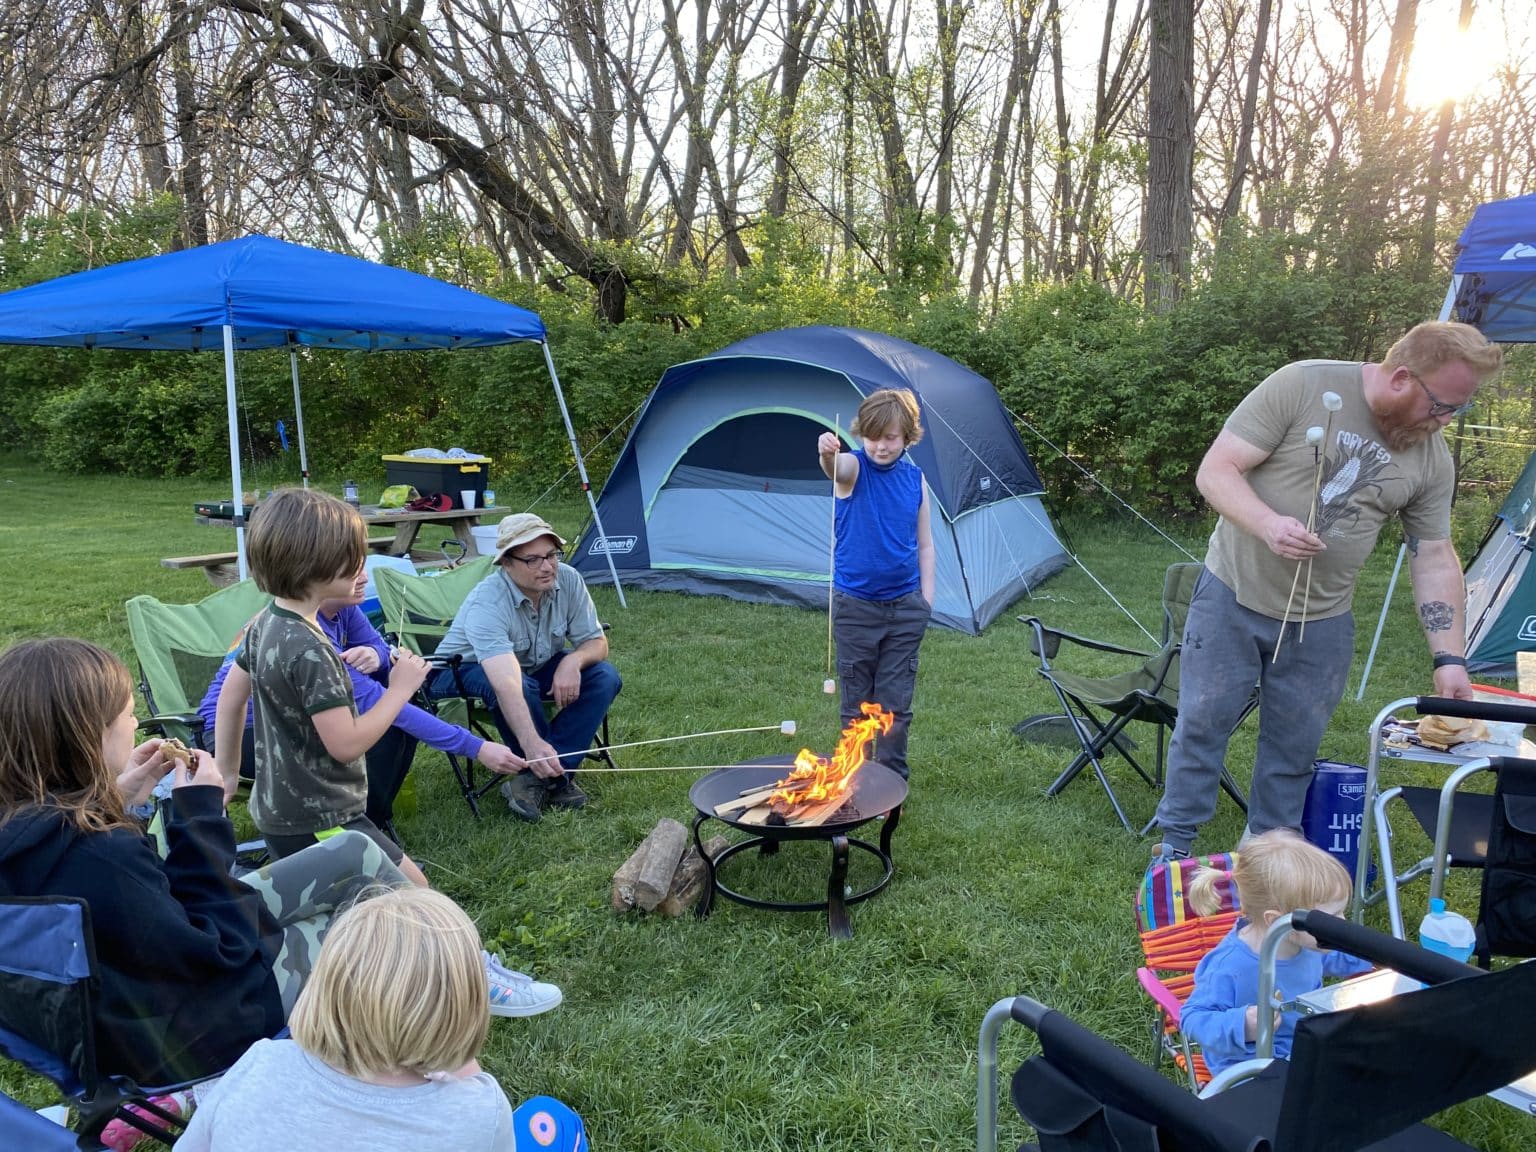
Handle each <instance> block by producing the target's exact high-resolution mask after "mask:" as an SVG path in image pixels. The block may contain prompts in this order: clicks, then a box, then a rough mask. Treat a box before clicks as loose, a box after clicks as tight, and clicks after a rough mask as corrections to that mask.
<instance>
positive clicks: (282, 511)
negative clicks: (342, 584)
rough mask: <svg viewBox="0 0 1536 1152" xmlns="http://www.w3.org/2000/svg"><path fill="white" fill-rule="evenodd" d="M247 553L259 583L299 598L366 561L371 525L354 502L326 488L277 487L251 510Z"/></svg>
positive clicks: (277, 593) (278, 593) (286, 596)
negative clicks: (342, 498) (368, 527)
mask: <svg viewBox="0 0 1536 1152" xmlns="http://www.w3.org/2000/svg"><path fill="white" fill-rule="evenodd" d="M247 553H248V555H249V556H250V561H251V575H252V576H254V577H255V579H256V586H257V587H258V588H260V589H261V590H262V591H263V592H270V593H271V594H272V595H273V596H281V597H283V598H284V599H286V600H300V599H303V598H304V597H305V596H307V595H309V593H310V590H311V589H313V588H314V586H315V585H317V584H322V583H324V582H325V581H327V580H335V579H337V578H339V577H342V576H350V575H352V574H353V573H354V572H356V571H357V570H358V569H359V568H361V567H362V566H363V559H364V558H365V557H366V556H367V555H368V529H367V527H366V526H365V525H364V524H363V518H362V517H361V516H359V515H358V514H357V509H356V508H353V507H352V506H351V505H350V504H346V503H343V502H342V501H340V500H338V499H336V497H334V496H332V495H330V494H329V493H327V492H321V491H320V490H319V489H317V488H279V489H278V490H277V491H276V492H274V493H272V495H271V496H269V497H268V498H267V499H265V500H263V501H262V502H261V504H260V505H258V506H257V508H256V511H255V513H254V514H252V516H251V531H250V539H249V541H248V543H247Z"/></svg>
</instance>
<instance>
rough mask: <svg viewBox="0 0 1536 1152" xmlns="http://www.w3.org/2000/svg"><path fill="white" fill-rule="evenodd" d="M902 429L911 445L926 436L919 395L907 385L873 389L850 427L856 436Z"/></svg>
mask: <svg viewBox="0 0 1536 1152" xmlns="http://www.w3.org/2000/svg"><path fill="white" fill-rule="evenodd" d="M893 428H894V429H897V430H899V431H900V432H901V435H902V438H903V439H904V440H906V442H907V447H908V448H910V447H912V445H914V444H916V443H917V442H918V441H919V440H921V439H922V438H923V423H922V418H921V416H920V415H919V412H918V407H917V397H916V396H914V395H912V393H911V391H909V390H908V389H906V388H881V389H880V390H879V391H878V392H871V393H870V394H869V395H868V396H866V397H865V398H864V403H862V404H860V405H859V414H858V415H857V416H855V417H854V418H853V426H852V427H851V428H850V429H849V431H850V432H852V433H853V434H854V435H855V436H867V437H869V438H870V439H871V440H878V439H880V437H882V436H884V435H885V434H886V433H887V432H889V431H891V430H892V429H893Z"/></svg>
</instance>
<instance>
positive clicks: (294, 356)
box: [288, 334, 309, 488]
mask: <svg viewBox="0 0 1536 1152" xmlns="http://www.w3.org/2000/svg"><path fill="white" fill-rule="evenodd" d="M288 339H289V344H288V365H289V367H290V368H292V369H293V418H294V422H295V423H297V424H298V426H299V476H300V478H301V479H302V480H303V481H304V487H306V488H308V487H309V449H308V448H306V447H305V446H304V401H303V400H301V399H300V398H299V347H298V345H297V344H294V343H292V340H293V336H292V334H290V335H289V337H288Z"/></svg>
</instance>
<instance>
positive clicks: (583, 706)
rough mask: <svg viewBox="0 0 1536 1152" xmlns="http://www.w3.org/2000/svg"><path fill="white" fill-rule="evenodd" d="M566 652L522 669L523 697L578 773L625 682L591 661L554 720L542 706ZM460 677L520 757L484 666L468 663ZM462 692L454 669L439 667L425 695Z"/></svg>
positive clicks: (570, 767) (536, 720) (606, 666)
mask: <svg viewBox="0 0 1536 1152" xmlns="http://www.w3.org/2000/svg"><path fill="white" fill-rule="evenodd" d="M565 655H567V653H564V652H562V653H560V655H558V656H555V657H554V658H553V659H551V660H550V661H549V662H548V663H546V664H545V665H544V666H543V667H541V668H535V669H534V670H533V672H532V673H528V672H524V673H523V699H524V701H526V702H527V704H528V715H529V716H530V717H532V719H533V726H534V727H535V728H537V729H538V731H539V735H540V736H542V737H543V738H544V739H545V740H547V741H548V742H549V744H550V747H552V748H554V750H555V751H556V752H557V753H559V754H560V764H561V766H562V767H564V768H565V770H566V771H567V772H574V771H575V770H576V769H577V768H578V767H579V766H580V764H581V762H582V760H583V758H585V756H586V754H587V749H589V748H591V747H592V740H593V738H594V737H595V736H596V735H597V730H598V728H600V727H602V723H603V717H604V716H606V715H608V709H609V708H611V707H612V706H613V701H614V698H615V697H617V696H618V694H619V689H620V688H622V687H623V686H624V682H623V681H622V680H621V679H619V670H618V669H617V668H615V667H614V666H613V665H612V664H610V663H608V661H606V660H599V661H598V662H597V663H596V664H591V665H588V666H587V667H586V668H583V669H582V670H581V695H580V696H578V697H576V699H575V700H574V701H573V702H572V703H570V704H568V705H566V706H565V707H564V708H562V709H560V711H558V712H556V713H555V715H554V718H553V719H549V718H547V717H546V716H545V715H544V706H545V704H546V703H548V702H549V701H550V700H552V699H554V695H553V685H554V682H555V669H556V668H558V667H559V666H560V660H561V658H562V657H563V656H565ZM459 681H460V682H461V683H462V684H463V685H464V690H465V691H466V692H468V693H469V694H470V695H471V696H473V697H475V698H476V699H478V700H479V701H480V702H481V704H483V705H484V706H485V709H486V711H488V712H489V713H490V714H491V721H492V722H493V723H494V724H495V725H496V730H497V731H498V732H500V733H501V740H502V743H504V744H506V745H507V747H509V748H511V749H512V750H513V751H514V752H516V753H517V754H518V755H519V756H521V755H522V754H523V749H522V747H521V745H519V744H518V742H517V737H515V736H513V735H512V729H511V728H509V727H508V726H507V721H506V718H505V717H504V716H502V714H501V706H500V704H498V703H497V700H496V690H495V689H494V688H492V687H491V681H490V679H489V678H488V677H487V676H486V674H485V669H483V668H482V667H480V665H479V664H478V663H474V662H470V661H465V662H464V663H463V664H460V665H459ZM458 694H459V687H458V684H457V683H455V682H454V678H453V669H451V668H444V669H441V670H440V671H437V672H434V673H433V674H432V675H431V676H430V677H428V678H427V695H428V696H430V697H431V698H432V699H434V700H441V699H443V698H444V697H447V696H457V695H458Z"/></svg>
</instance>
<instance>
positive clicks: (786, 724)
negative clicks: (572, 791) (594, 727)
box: [528, 720, 798, 772]
mask: <svg viewBox="0 0 1536 1152" xmlns="http://www.w3.org/2000/svg"><path fill="white" fill-rule="evenodd" d="M797 727H798V725H797V724H796V723H795V722H794V721H793V720H781V721H779V722H778V723H777V724H762V725H759V726H758V727H756V728H717V729H715V730H714V731H713V732H689V733H687V734H686V735H684V736H657V737H656V738H654V739H652V740H631V741H629V743H627V744H608V745H605V746H604V747H603V748H601V749H593V751H605V752H612V751H614V750H616V749H619V748H638V747H640V746H641V745H642V744H670V743H672V742H673V741H675V740H702V739H703V738H704V737H705V736H734V735H736V734H737V733H740V732H778V733H780V734H782V735H784V736H793V735H794V734H795V730H796V728H797ZM566 755H567V756H574V755H576V753H574V752H567V753H566ZM554 759H557V757H554V756H535V757H533V759H531V760H529V761H528V763H530V764H539V763H542V762H543V761H545V760H554ZM716 767H719V765H716ZM581 771H583V772H600V771H611V772H617V771H630V772H647V771H649V772H656V771H660V769H656V768H649V769H647V768H630V769H617V768H611V769H600V768H583V769H581Z"/></svg>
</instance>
